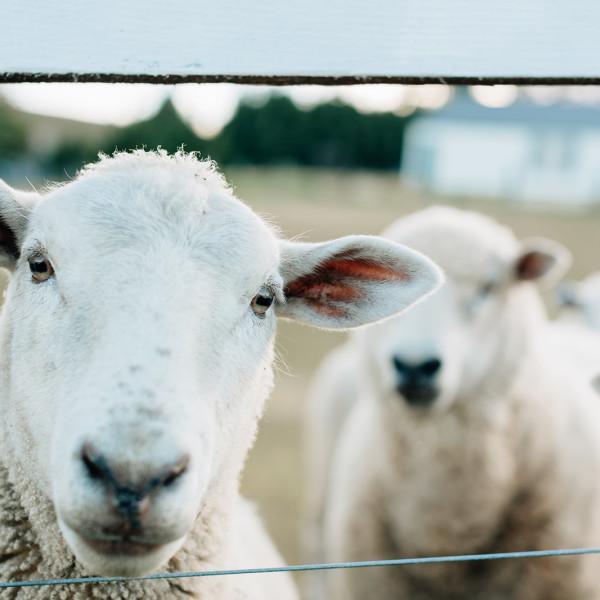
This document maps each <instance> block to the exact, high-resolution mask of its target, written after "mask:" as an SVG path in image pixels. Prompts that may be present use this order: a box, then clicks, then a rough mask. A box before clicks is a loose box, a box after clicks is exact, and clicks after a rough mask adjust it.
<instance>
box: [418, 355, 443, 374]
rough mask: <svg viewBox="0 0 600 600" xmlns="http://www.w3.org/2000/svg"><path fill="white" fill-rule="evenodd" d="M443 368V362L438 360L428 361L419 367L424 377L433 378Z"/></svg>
mask: <svg viewBox="0 0 600 600" xmlns="http://www.w3.org/2000/svg"><path fill="white" fill-rule="evenodd" d="M441 367H442V362H441V361H440V360H438V359H437V358H432V359H431V360H427V361H425V362H424V363H422V364H421V365H420V366H419V370H420V371H421V373H422V374H423V375H427V376H428V377H431V376H433V375H435V374H436V373H437V372H438V371H439V370H440V369H441Z"/></svg>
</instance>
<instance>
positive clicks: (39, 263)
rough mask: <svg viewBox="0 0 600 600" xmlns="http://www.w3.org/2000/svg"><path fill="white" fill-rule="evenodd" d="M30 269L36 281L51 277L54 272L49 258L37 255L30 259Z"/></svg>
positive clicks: (39, 281)
mask: <svg viewBox="0 0 600 600" xmlns="http://www.w3.org/2000/svg"><path fill="white" fill-rule="evenodd" d="M29 270H30V271H31V277H32V278H33V280H34V281H36V282H38V283H41V282H42V281H46V280H47V279H50V277H52V275H53V273H54V267H53V266H52V264H51V263H50V261H49V260H48V259H47V258H42V257H41V256H36V257H34V258H31V259H30V260H29Z"/></svg>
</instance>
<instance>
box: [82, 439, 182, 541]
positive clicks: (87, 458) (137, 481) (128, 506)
mask: <svg viewBox="0 0 600 600" xmlns="http://www.w3.org/2000/svg"><path fill="white" fill-rule="evenodd" d="M81 460H82V462H83V465H84V468H85V472H86V474H87V477H88V479H90V480H91V481H94V482H96V483H99V484H101V485H102V486H103V487H104V490H105V492H106V493H107V494H108V498H110V501H111V502H112V505H113V507H114V508H115V509H116V511H117V512H118V513H119V514H120V516H121V517H124V518H125V520H126V522H127V523H128V524H129V526H131V527H132V528H133V529H139V528H140V527H141V524H140V519H141V518H142V517H143V516H144V514H145V513H146V512H147V511H148V509H149V507H150V505H151V498H152V496H153V494H156V493H157V492H159V491H163V490H165V489H166V488H169V487H170V486H172V485H173V484H174V483H175V482H176V481H177V480H178V479H179V478H181V477H182V475H183V474H184V473H185V472H186V470H187V467H188V464H189V455H187V454H184V455H182V456H181V457H180V458H179V459H178V460H176V461H174V462H172V463H170V464H167V465H162V466H161V467H160V468H158V469H155V471H156V472H155V473H154V474H152V475H148V473H149V472H150V470H149V469H148V468H147V466H146V465H144V467H146V468H144V469H140V472H143V473H144V475H143V476H142V477H139V476H138V477H136V476H134V475H133V474H132V467H131V466H129V465H128V466H126V467H124V466H123V465H122V464H119V463H118V462H116V461H113V462H111V461H109V460H108V459H107V458H106V457H105V456H103V455H102V454H100V453H98V452H96V451H94V449H93V448H92V447H91V446H90V445H84V446H83V448H82V451H81Z"/></svg>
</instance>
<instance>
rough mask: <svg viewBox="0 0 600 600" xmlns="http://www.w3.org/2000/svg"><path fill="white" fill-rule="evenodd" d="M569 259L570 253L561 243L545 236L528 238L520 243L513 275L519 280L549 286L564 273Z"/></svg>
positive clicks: (569, 262)
mask: <svg viewBox="0 0 600 600" xmlns="http://www.w3.org/2000/svg"><path fill="white" fill-rule="evenodd" d="M571 260H572V259H571V253H570V252H569V250H567V248H565V246H563V245H562V244H559V243H558V242H555V241H553V240H549V239H546V238H529V239H526V240H523V242H522V243H521V253H520V255H519V257H518V258H517V262H516V265H515V276H516V278H517V279H518V280H519V281H535V282H537V283H539V284H541V285H543V286H550V285H553V284H555V283H557V282H558V281H559V280H560V279H561V278H562V277H563V276H564V275H565V274H566V272H567V271H568V270H569V267H570V266H571Z"/></svg>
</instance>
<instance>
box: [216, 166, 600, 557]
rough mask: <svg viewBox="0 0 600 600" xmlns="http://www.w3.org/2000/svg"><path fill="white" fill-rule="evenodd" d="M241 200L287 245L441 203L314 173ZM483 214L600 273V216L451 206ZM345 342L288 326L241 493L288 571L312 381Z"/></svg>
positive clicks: (243, 194)
mask: <svg viewBox="0 0 600 600" xmlns="http://www.w3.org/2000/svg"><path fill="white" fill-rule="evenodd" d="M227 176H228V179H229V181H230V182H231V183H232V184H233V186H234V188H235V191H236V194H237V195H238V196H239V197H240V198H242V199H243V200H245V201H246V202H248V203H249V204H250V205H251V206H252V207H253V208H254V209H255V210H257V211H258V212H260V213H262V214H266V215H269V216H272V219H271V220H272V222H274V223H275V224H277V225H278V226H279V227H280V228H281V230H282V234H283V235H285V236H299V237H300V239H303V240H306V241H321V240H325V239H329V238H332V237H335V236H340V235H346V234H354V233H366V234H376V233H379V232H380V231H381V230H382V229H383V228H384V227H386V226H387V225H388V224H389V223H390V222H392V221H393V220H395V219H397V218H398V217H400V216H401V215H403V214H406V213H409V212H412V211H414V210H418V209H420V208H424V207H426V206H428V205H431V204H435V203H440V202H441V201H440V199H437V198H434V197H431V196H428V195H424V194H418V193H416V192H411V191H409V190H407V189H405V188H404V187H403V186H402V184H401V182H400V180H399V179H398V177H397V176H396V175H394V174H389V175H381V174H372V173H344V172H315V171H309V170H301V169H293V168H289V169H273V170H266V169H261V170H253V169H239V170H231V171H229V172H228V173H227ZM445 202H446V203H449V204H453V205H455V206H458V207H460V208H467V209H473V210H478V211H481V212H484V213H486V214H488V215H490V216H492V217H494V218H496V219H498V220H499V221H501V222H502V223H504V224H506V225H508V226H510V227H511V228H512V229H513V230H514V231H515V232H516V233H517V235H518V236H520V237H525V236H539V235H542V236H546V237H550V238H553V239H556V240H558V241H561V242H562V243H564V244H565V245H566V246H567V247H569V248H570V249H571V251H572V252H573V255H574V264H573V268H572V271H571V276H573V277H576V278H579V277H582V276H584V275H586V274H588V273H589V272H592V271H594V270H596V269H600V252H599V244H598V241H599V238H600V211H599V210H597V209H595V210H592V211H587V212H574V211H569V210H566V209H562V210H560V211H557V209H556V208H555V209H552V210H548V209H546V210H544V209H542V208H540V207H539V206H535V207H527V205H523V204H518V203H515V202H509V201H504V202H500V201H492V200H464V199H455V200H453V201H452V202H448V201H445ZM343 339H344V336H343V334H339V333H330V332H322V331H318V330H314V329H311V328H308V327H302V326H298V325H294V324H291V323H286V322H282V323H281V324H280V329H279V333H278V343H277V347H278V350H279V353H280V355H281V356H282V358H283V359H284V360H285V363H286V365H287V367H286V369H287V372H280V373H279V374H278V376H277V377H276V387H275V391H274V393H273V394H272V396H271V398H270V400H269V402H268V405H267V410H266V413H265V417H264V419H263V421H262V423H261V426H260V429H259V434H258V439H257V442H256V444H255V446H254V448H253V450H252V451H251V454H250V456H249V459H248V462H247V465H246V470H245V473H244V478H243V484H242V491H243V493H245V494H246V495H247V496H248V497H250V498H253V499H255V500H256V502H257V503H258V505H259V508H260V512H261V514H262V515H263V518H264V520H265V522H266V524H267V526H268V528H269V530H270V532H271V534H272V535H273V537H274V538H275V540H276V542H277V544H278V546H279V548H280V550H281V551H282V552H283V554H284V556H285V558H286V560H287V561H288V562H289V563H299V562H304V558H303V557H302V555H301V552H300V547H299V542H298V540H299V532H300V528H301V526H302V525H301V520H300V515H301V502H302V495H303V464H302V456H303V447H302V446H303V431H302V426H303V413H304V408H305V398H306V393H307V386H308V384H309V381H310V378H311V374H312V372H313V370H314V369H315V367H316V366H317V364H318V363H319V361H320V359H321V358H322V357H323V356H324V354H325V353H326V352H327V351H328V350H329V349H331V348H332V347H333V346H335V345H336V344H339V343H340V342H341V341H342V340H343Z"/></svg>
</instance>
